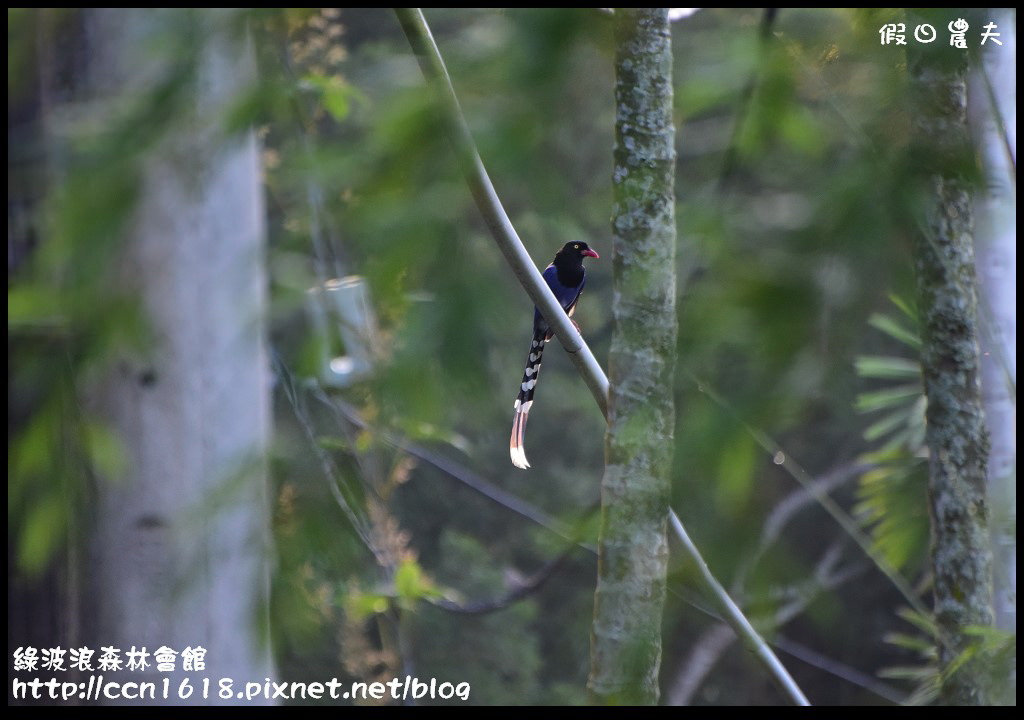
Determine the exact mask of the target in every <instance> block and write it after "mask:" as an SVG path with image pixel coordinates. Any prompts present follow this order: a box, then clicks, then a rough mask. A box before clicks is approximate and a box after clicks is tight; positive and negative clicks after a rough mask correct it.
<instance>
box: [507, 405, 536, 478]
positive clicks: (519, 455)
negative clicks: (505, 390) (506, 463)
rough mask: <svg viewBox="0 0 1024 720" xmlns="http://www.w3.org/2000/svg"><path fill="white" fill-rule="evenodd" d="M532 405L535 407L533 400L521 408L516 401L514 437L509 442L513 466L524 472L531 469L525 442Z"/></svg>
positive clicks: (513, 426) (513, 425)
mask: <svg viewBox="0 0 1024 720" xmlns="http://www.w3.org/2000/svg"><path fill="white" fill-rule="evenodd" d="M531 405H533V401H532V400H530V401H529V402H525V403H523V404H522V407H520V405H519V401H518V400H516V417H515V420H513V421H512V437H511V438H509V441H508V454H509V457H511V458H512V464H513V465H515V466H516V467H517V468H521V469H522V470H525V469H526V468H528V467H530V462H529V461H528V460H527V459H526V448H525V446H524V443H523V440H524V437H525V436H526V420H527V417H528V416H529V414H530V406H531Z"/></svg>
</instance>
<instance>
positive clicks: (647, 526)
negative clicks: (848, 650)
mask: <svg viewBox="0 0 1024 720" xmlns="http://www.w3.org/2000/svg"><path fill="white" fill-rule="evenodd" d="M615 46H616V51H615V71H616V82H615V101H616V128H615V131H616V143H615V169H614V176H613V183H614V193H615V208H614V214H613V219H612V225H613V234H614V246H613V263H612V268H613V273H614V291H613V293H614V294H613V300H612V314H613V317H614V319H615V330H614V334H613V337H612V348H611V357H610V371H611V372H610V378H609V379H610V382H611V388H610V391H609V403H608V432H607V435H606V437H605V452H606V460H607V465H606V469H605V475H604V480H603V482H602V486H601V497H602V510H601V537H600V548H599V567H598V582H597V591H596V593H595V598H594V623H593V635H592V642H591V671H590V683H589V685H590V689H591V692H592V693H593V696H594V698H595V699H596V700H597V701H598V702H603V703H616V704H624V703H629V704H654V703H656V702H657V701H658V671H659V667H660V664H661V616H662V608H663V605H664V599H665V574H666V570H667V560H668V544H667V539H666V536H665V532H666V522H667V518H668V500H669V476H670V473H671V470H672V451H673V446H674V441H673V431H674V423H675V409H674V403H673V393H672V383H673V374H674V369H675V349H676V312H675V296H676V278H675V240H676V229H675V191H674V178H675V146H674V140H675V130H674V127H673V124H672V52H671V48H672V39H671V34H670V31H669V25H668V16H667V11H666V10H665V9H623V8H618V9H616V10H615Z"/></svg>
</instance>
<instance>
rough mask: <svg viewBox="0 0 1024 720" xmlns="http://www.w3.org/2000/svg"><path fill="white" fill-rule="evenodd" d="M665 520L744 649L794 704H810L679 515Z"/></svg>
mask: <svg viewBox="0 0 1024 720" xmlns="http://www.w3.org/2000/svg"><path fill="white" fill-rule="evenodd" d="M669 521H670V522H671V524H672V528H673V529H674V530H675V532H676V537H678V538H679V542H681V543H682V545H683V549H684V550H685V551H686V554H687V555H689V556H690V557H691V558H692V559H693V561H694V562H695V563H696V565H697V571H698V572H699V573H700V576H701V579H702V580H703V581H704V585H705V586H706V587H707V588H708V589H709V590H710V591H711V592H712V594H713V595H714V596H715V597H716V598H717V599H718V602H719V604H720V605H721V606H722V610H723V611H724V612H725V621H726V622H727V623H729V625H730V626H731V627H732V628H733V630H735V631H736V634H737V635H738V636H739V637H740V639H741V640H742V641H743V644H744V645H746V647H747V649H748V650H750V651H751V652H752V653H753V654H754V657H756V658H757V659H758V660H759V661H760V662H761V664H763V665H764V666H765V667H766V668H768V670H769V672H770V673H771V676H772V677H773V678H774V679H775V681H776V683H778V685H779V687H780V688H781V689H782V691H783V692H784V693H785V694H786V695H788V696H789V697H790V698H791V699H792V700H793V702H794V703H796V704H797V705H810V702H808V700H807V698H806V696H804V693H803V691H802V690H801V689H800V686H799V685H797V684H796V681H794V680H793V678H792V677H790V675H789V673H788V672H787V671H786V668H785V667H784V666H783V665H782V663H781V662H779V659H778V658H777V657H775V653H773V652H772V650H771V648H770V647H768V644H767V643H766V642H765V641H764V639H763V638H762V637H761V636H760V635H759V634H758V632H757V630H755V629H754V626H753V625H751V624H750V621H749V620H747V618H746V617H745V616H744V615H743V612H742V611H741V610H740V609H739V608H738V607H737V606H736V603H734V602H733V601H732V598H730V597H729V594H728V593H727V592H725V588H723V587H722V586H721V584H720V583H719V582H718V580H716V579H715V576H714V575H712V574H711V571H710V570H709V569H708V565H707V563H706V562H704V559H703V558H702V557H701V556H700V552H699V551H698V550H697V546H696V545H694V544H693V540H691V539H690V536H689V535H688V534H687V533H686V528H684V527H683V524H682V523H681V522H680V521H679V516H678V515H676V514H675V513H674V512H671V511H670V513H669Z"/></svg>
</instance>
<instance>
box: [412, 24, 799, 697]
mask: <svg viewBox="0 0 1024 720" xmlns="http://www.w3.org/2000/svg"><path fill="white" fill-rule="evenodd" d="M395 13H396V14H397V15H398V19H399V22H400V23H401V25H402V29H403V30H404V31H405V34H406V37H407V38H408V39H409V44H410V45H411V46H412V48H413V51H414V52H415V54H416V57H417V60H418V61H419V64H420V69H421V70H422V71H423V74H424V76H425V77H426V79H427V82H428V84H429V85H430V86H431V87H432V88H433V90H434V92H435V95H436V97H435V99H436V101H437V103H438V105H439V106H440V109H441V111H442V114H443V117H444V121H445V125H446V129H447V131H448V134H449V139H450V140H451V142H452V144H453V145H454V146H455V150H456V154H457V155H458V157H459V162H460V165H461V166H462V170H463V173H464V174H465V175H466V179H467V181H468V183H469V186H470V190H471V192H472V193H473V197H474V199H475V200H476V203H477V207H478V208H479V210H480V212H481V214H483V216H484V219H485V221H486V222H487V226H488V227H489V228H490V230H491V234H492V235H493V237H494V240H495V242H496V243H497V244H498V246H499V248H500V249H501V251H502V253H503V254H504V255H505V258H506V259H507V260H508V262H509V264H510V265H511V267H512V270H513V272H514V273H515V274H516V277H517V278H518V279H519V282H520V284H521V285H522V286H523V288H524V289H525V290H526V292H527V294H528V295H529V296H530V299H531V300H533V301H534V303H535V304H536V305H537V307H538V308H539V309H540V312H541V314H543V316H544V318H545V319H546V320H547V321H548V322H549V323H550V324H551V326H552V327H553V328H554V330H555V334H556V336H557V337H558V339H559V341H560V342H561V343H562V345H563V346H564V347H565V348H566V350H567V351H568V352H569V353H570V357H571V358H572V360H573V362H574V363H575V364H576V368H577V370H578V371H579V372H580V374H581V375H582V376H583V379H584V381H585V382H586V383H587V387H589V388H590V391H591V393H592V394H593V396H594V399H595V400H596V401H597V404H598V406H599V407H600V408H601V412H602V413H603V414H604V415H605V416H607V414H608V378H607V376H605V374H604V371H603V370H602V369H601V366H600V365H598V363H597V360H596V359H595V358H594V355H593V353H592V352H591V351H590V348H589V347H588V346H587V344H586V342H585V341H584V340H583V338H582V336H581V335H580V334H579V332H578V331H577V330H576V328H575V327H573V325H572V321H571V320H570V319H569V317H568V316H567V315H566V314H565V312H564V311H563V310H562V308H561V306H560V305H559V304H558V301H557V300H556V299H555V296H554V294H553V293H552V292H551V290H550V289H549V288H548V286H547V284H546V283H545V282H544V280H543V278H542V277H541V275H540V272H538V271H537V267H536V265H534V263H533V260H532V259H531V258H530V255H529V253H528V252H527V251H526V248H525V247H523V243H522V241H521V240H520V239H519V236H518V235H517V234H516V232H515V229H514V228H513V227H512V223H511V221H510V220H509V219H508V215H506V214H505V210H504V208H502V206H501V201H500V200H499V199H498V196H497V194H496V193H495V191H494V186H493V185H492V184H491V181H490V178H489V177H488V176H487V171H486V170H485V169H484V166H483V162H482V161H481V160H480V155H479V153H478V152H477V150H476V144H475V143H474V142H473V137H472V135H471V134H470V132H469V127H468V126H467V125H466V121H465V119H464V118H463V116H462V110H461V108H460V106H459V102H458V98H457V97H456V95H455V90H454V89H453V88H452V84H451V80H450V79H449V77H448V72H447V70H446V69H445V66H444V61H443V60H442V59H441V54H440V51H439V50H438V49H437V45H436V44H435V43H434V39H433V37H432V36H431V34H430V28H429V27H428V26H427V22H426V19H425V18H424V17H423V13H422V12H421V11H420V10H419V9H418V8H412V9H410V8H396V9H395ZM668 513H669V520H670V522H671V525H672V528H673V530H674V531H675V532H676V535H677V536H678V537H679V540H680V542H681V543H682V545H683V548H684V550H685V551H686V553H687V555H689V556H690V558H691V559H692V560H693V561H694V562H695V563H696V564H697V566H698V568H699V569H700V574H701V577H702V578H703V580H704V584H705V585H706V587H707V588H708V590H709V591H710V592H711V594H712V595H713V596H714V597H715V598H716V600H717V601H718V603H719V604H720V605H721V607H722V609H723V611H724V612H725V614H726V621H727V622H728V623H729V624H730V625H731V626H732V627H733V629H734V630H735V631H736V633H737V634H738V635H739V636H740V637H741V638H742V639H743V642H744V644H745V645H746V646H747V647H748V648H749V649H750V650H751V651H752V652H753V653H754V655H755V657H757V658H758V659H759V660H760V661H761V662H762V663H763V664H764V666H765V667H766V668H767V669H768V671H769V673H770V674H771V676H772V677H773V678H774V679H775V681H776V682H777V683H778V684H779V686H780V687H781V688H782V689H783V691H784V692H785V693H786V695H787V696H789V697H790V698H791V699H792V700H793V702H795V703H796V704H798V705H809V704H810V703H809V702H808V701H807V698H806V697H805V696H804V694H803V692H802V691H801V690H800V688H799V687H798V686H797V684H796V682H795V681H794V680H793V678H792V677H790V675H789V673H788V672H786V669H785V667H783V665H782V663H781V662H779V659H778V658H777V657H775V655H774V654H773V653H772V651H771V649H770V648H769V647H768V645H767V644H766V643H765V641H764V639H762V638H761V636H760V635H758V633H757V631H756V630H754V628H753V626H752V625H751V624H750V622H749V621H748V620H747V619H746V618H745V617H744V616H743V613H742V612H740V610H739V608H737V607H736V604H735V603H734V602H733V601H732V599H731V598H730V597H729V595H728V594H727V593H726V592H725V589H724V588H723V587H722V586H721V585H720V584H719V583H718V581H717V580H715V578H714V576H712V575H711V572H710V571H709V570H708V568H707V564H706V563H705V562H704V560H703V558H702V557H701V555H700V552H699V551H698V550H697V548H696V546H695V545H694V544H693V542H692V541H691V540H690V537H689V535H687V534H686V530H685V528H684V527H683V524H682V522H681V521H680V520H679V517H678V516H677V515H676V514H675V512H674V511H673V510H672V509H671V508H669V509H668Z"/></svg>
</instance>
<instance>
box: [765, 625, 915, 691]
mask: <svg viewBox="0 0 1024 720" xmlns="http://www.w3.org/2000/svg"><path fill="white" fill-rule="evenodd" d="M775 646H776V647H778V648H779V649H780V650H782V651H783V652H785V653H789V654H790V655H792V656H793V657H795V658H797V659H798V660H801V661H803V662H805V663H807V664H808V665H810V666H812V667H816V668H818V669H820V670H824V671H825V672H827V673H829V674H831V675H835V676H836V677H838V678H842V679H843V680H846V681H847V682H848V683H851V684H853V685H857V686H858V687H862V688H864V689H865V690H868V691H870V692H873V693H874V694H875V695H878V696H879V697H883V698H885V699H886V700H888V701H889V702H892V703H895V704H897V705H902V704H903V702H904V696H903V695H902V694H901V693H900V692H898V691H897V690H894V689H893V688H891V687H889V686H888V685H886V684H885V683H883V682H879V681H878V680H877V679H875V678H874V677H872V676H871V675H868V674H866V673H862V672H861V671H860V670H858V669H856V668H852V667H850V666H849V665H847V664H845V663H841V662H839V661H838V660H833V659H832V658H830V657H827V656H825V655H822V654H821V653H819V652H816V651H814V650H811V649H810V648H809V647H807V646H805V645H801V644H800V643H797V642H793V641H792V640H789V639H787V638H784V637H782V636H781V635H776V636H775Z"/></svg>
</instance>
